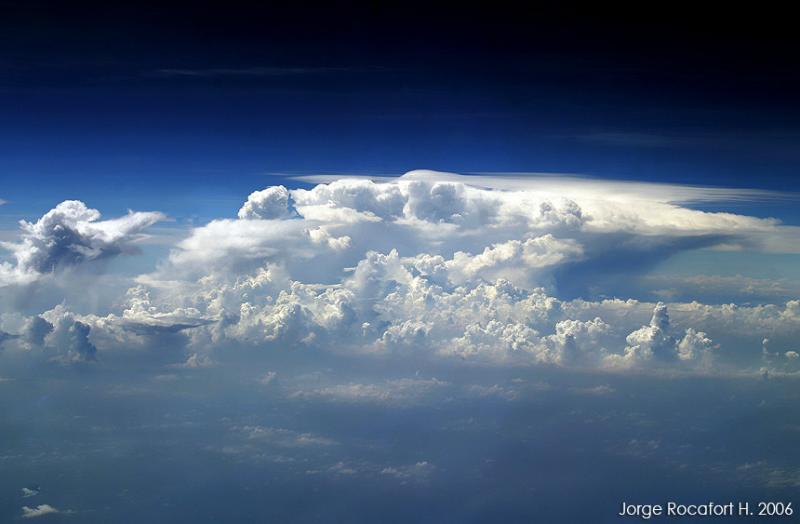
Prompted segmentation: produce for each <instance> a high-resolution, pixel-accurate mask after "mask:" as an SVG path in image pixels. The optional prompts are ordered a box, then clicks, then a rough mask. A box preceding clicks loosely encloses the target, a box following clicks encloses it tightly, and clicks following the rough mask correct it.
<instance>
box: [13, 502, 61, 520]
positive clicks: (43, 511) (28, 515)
mask: <svg viewBox="0 0 800 524" xmlns="http://www.w3.org/2000/svg"><path fill="white" fill-rule="evenodd" d="M54 513H61V512H60V511H59V510H57V509H56V508H54V507H53V506H51V505H50V504H39V505H38V506H36V507H35V508H31V507H29V506H22V518H23V519H34V518H37V517H44V516H45V515H52V514H54Z"/></svg>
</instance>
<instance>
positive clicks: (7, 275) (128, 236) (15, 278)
mask: <svg viewBox="0 0 800 524" xmlns="http://www.w3.org/2000/svg"><path fill="white" fill-rule="evenodd" d="M162 219H164V215H162V214H161V213H156V212H129V213H128V214H127V215H125V216H123V217H119V218H115V219H111V220H100V212H99V211H97V210H96V209H91V208H89V207H87V206H86V204H84V203H83V202H81V201H79V200H66V201H64V202H62V203H60V204H58V205H57V206H56V207H55V208H53V209H51V210H50V211H48V212H47V213H45V214H44V215H43V216H42V217H41V218H39V220H37V221H36V222H27V221H25V220H23V221H21V222H20V240H19V241H18V242H2V243H0V247H3V248H4V249H7V250H9V251H10V252H11V254H12V255H13V258H14V259H15V261H16V263H15V264H14V265H12V264H10V263H8V262H5V263H3V264H2V265H0V285H8V284H14V283H28V282H31V281H34V280H36V278H38V276H39V275H41V274H44V273H50V272H54V271H58V270H60V269H64V268H66V267H71V266H76V265H79V264H81V263H84V262H88V261H92V260H100V259H104V258H109V257H113V256H116V255H119V254H121V253H125V252H128V251H131V249H132V243H133V242H135V241H136V240H137V239H139V238H141V232H142V231H143V230H144V229H146V228H147V227H149V226H151V225H153V224H154V223H156V222H158V221H159V220H162Z"/></svg>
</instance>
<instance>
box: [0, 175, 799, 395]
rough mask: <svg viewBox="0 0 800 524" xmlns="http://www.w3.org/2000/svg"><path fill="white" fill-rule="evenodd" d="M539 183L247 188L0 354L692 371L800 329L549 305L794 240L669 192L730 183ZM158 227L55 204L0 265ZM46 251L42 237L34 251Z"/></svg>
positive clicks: (728, 194)
mask: <svg viewBox="0 0 800 524" xmlns="http://www.w3.org/2000/svg"><path fill="white" fill-rule="evenodd" d="M556 182H557V180H556V179H544V178H542V179H530V178H519V177H518V178H513V177H511V178H508V177H506V178H503V177H489V176H481V177H474V176H467V177H462V176H458V175H452V174H447V173H435V172H423V171H418V172H412V173H409V174H407V175H405V176H403V177H400V178H396V179H382V180H379V181H372V180H365V179H343V180H336V181H331V182H329V183H324V184H318V185H316V186H314V187H313V188H311V189H295V190H289V189H286V188H284V187H282V186H278V187H272V188H267V189H265V190H262V191H256V192H254V193H252V194H251V195H250V196H249V197H248V199H247V201H246V202H245V203H244V205H243V206H242V208H241V209H240V210H239V218H238V219H218V220H213V221H211V222H209V223H208V224H206V225H202V226H199V227H196V228H194V229H192V230H191V232H190V233H189V235H188V236H187V237H186V238H185V239H183V240H182V241H180V242H178V243H177V244H176V245H175V246H174V248H173V250H172V251H171V252H170V254H169V257H168V259H167V260H165V261H163V263H161V264H160V265H159V266H158V269H157V270H155V271H154V272H152V273H150V274H146V275H140V276H139V277H137V279H136V280H137V282H138V283H139V285H134V286H131V288H130V289H129V291H128V293H127V295H126V296H125V297H124V298H122V297H120V298H119V299H117V300H116V301H115V304H116V305H117V307H118V309H116V310H114V311H103V312H99V313H97V314H90V313H87V314H77V313H74V312H71V310H70V309H69V308H68V307H67V306H66V305H64V306H58V307H57V308H53V309H51V310H50V311H48V312H46V313H43V314H42V315H40V316H35V315H34V316H28V317H25V318H24V319H23V320H20V319H17V320H16V321H15V322H13V323H12V322H10V321H9V323H8V326H5V325H3V326H0V327H2V328H3V331H4V332H6V333H8V336H7V337H6V338H7V340H6V341H5V342H4V347H11V348H16V347H19V348H23V346H25V347H29V348H33V347H47V348H50V349H53V348H55V347H56V346H58V347H60V348H62V350H61V353H62V356H63V355H66V357H64V358H66V359H67V360H71V361H74V360H88V359H90V358H92V357H94V356H95V355H96V354H100V355H102V354H103V352H106V351H125V350H142V349H148V348H154V347H159V346H168V347H177V348H179V349H181V348H182V349H183V350H185V352H184V355H183V357H182V358H181V360H178V362H181V361H183V364H182V365H183V366H184V367H203V366H205V365H209V364H210V363H211V362H212V360H211V359H212V358H213V362H222V361H223V360H224V358H221V357H222V356H223V353H221V352H224V351H234V350H236V348H243V347H247V348H258V349H259V350H264V351H269V350H278V349H284V348H314V349H315V350H324V351H330V352H334V353H346V354H350V355H352V354H372V355H397V356H405V355H414V356H415V357H419V356H422V357H425V358H444V359H453V358H455V359H456V360H466V361H475V362H485V363H491V364H495V365H496V364H504V365H530V364H535V363H540V364H548V365H556V366H568V367H579V368H614V369H626V370H636V369H642V368H664V367H673V368H676V369H684V370H688V369H691V370H695V371H696V370H700V369H704V370H708V369H710V368H711V367H713V366H712V364H714V362H712V360H716V361H729V362H730V365H731V366H732V367H736V366H738V365H750V364H752V361H757V360H760V353H758V347H759V343H758V342H757V341H760V339H761V338H764V337H770V338H773V339H775V340H776V341H778V343H781V344H783V343H788V342H787V341H789V340H791V339H792V337H794V338H795V339H796V336H797V335H798V334H800V302H798V301H797V300H789V301H787V302H785V303H784V304H764V305H757V306H741V305H735V304H730V305H713V304H700V303H696V302H689V303H675V302H673V303H670V304H669V305H668V306H667V305H666V304H653V303H647V302H639V301H636V300H626V299H624V298H623V299H601V300H594V299H585V300H583V299H572V300H566V299H564V298H560V297H561V296H562V294H561V293H560V290H561V289H563V288H564V287H565V286H572V289H573V290H574V289H576V288H575V286H579V285H582V286H584V287H578V288H577V289H578V290H579V291H582V292H585V293H583V294H586V295H592V294H600V292H597V291H596V290H595V288H597V287H598V286H601V285H602V283H603V278H604V277H605V276H606V274H607V273H608V272H609V271H620V269H619V268H624V270H623V275H624V276H628V275H630V276H635V275H642V274H646V271H647V269H648V268H649V267H650V265H652V264H654V263H657V262H659V261H661V260H664V259H665V258H667V257H669V256H671V255H673V254H675V253H677V252H680V251H682V250H688V249H695V248H697V247H708V246H718V245H720V244H724V245H726V246H732V245H738V246H740V247H742V248H753V247H754V246H755V247H759V246H762V247H763V245H764V242H763V240H764V238H767V237H770V238H774V237H775V235H778V236H780V235H793V234H795V232H794V230H792V229H791V228H788V229H787V228H786V227H785V226H781V225H780V224H779V223H778V222H777V221H775V220H772V219H761V218H755V217H749V216H744V215H734V214H730V213H710V212H702V211H698V210H695V209H690V208H687V207H683V206H682V205H680V204H679V203H678V202H680V201H687V200H690V201H691V200H694V201H696V200H702V199H706V200H716V201H721V200H724V199H736V198H744V196H743V195H745V196H746V195H747V193H746V192H737V191H733V190H731V191H716V190H707V191H706V190H703V189H702V188H681V187H679V186H654V185H641V184H624V183H605V182H602V181H591V180H583V181H581V180H578V179H566V180H563V182H564V183H563V184H558V183H556ZM62 206H63V208H62ZM133 217H138V218H135V219H134V218H133ZM159 218H160V215H158V214H137V213H132V214H131V215H129V216H128V217H125V218H124V219H117V220H116V221H114V220H112V221H105V222H101V221H99V214H98V213H97V212H96V211H94V210H90V209H87V208H86V207H85V206H83V205H82V204H80V203H75V202H72V203H65V204H62V205H61V206H59V208H56V210H53V211H52V212H50V213H48V214H47V215H45V217H43V218H42V219H41V220H40V221H39V222H37V223H36V224H28V225H27V226H25V230H26V231H27V233H25V234H26V235H28V236H27V237H26V236H24V235H23V240H22V241H21V242H20V243H18V244H14V246H16V247H14V248H13V249H16V250H18V251H19V253H21V255H20V257H21V258H20V257H18V259H20V260H22V259H24V260H27V262H24V263H22V262H18V264H17V266H15V267H13V268H11V269H10V270H9V271H11V270H13V271H17V269H18V268H30V270H31V271H32V272H33V273H34V274H38V272H39V271H40V269H42V268H43V267H44V266H43V265H42V264H43V263H42V262H39V260H40V259H41V260H58V261H60V262H59V263H66V262H67V261H71V263H81V262H83V261H90V260H94V259H96V258H102V257H103V256H110V255H111V254H113V253H115V252H120V250H121V249H122V247H121V246H123V245H126V244H127V243H129V242H132V241H133V240H135V238H134V237H135V236H136V233H135V232H136V231H138V230H139V229H141V228H143V227H146V226H147V225H149V224H150V223H152V221H154V220H157V219H159ZM51 223H52V224H55V225H54V226H52V227H51V226H49V225H47V224H51ZM62 225H66V226H69V227H68V228H67V229H69V231H72V232H71V233H69V235H71V236H70V238H73V237H75V238H79V239H80V240H79V241H76V242H73V241H72V240H70V241H60V240H58V239H60V238H61V237H62V236H63V235H62V236H59V234H56V233H54V232H53V231H56V230H59V231H61V229H64V227H66V226H63V227H62ZM57 226H58V227H57ZM59 227H60V228H61V229H59ZM69 235H67V236H69ZM51 238H52V239H54V240H52V241H50V240H48V241H45V240H44V239H51ZM26 242H27V243H26ZM40 244H41V245H40ZM50 244H53V245H54V246H56V247H52V248H47V249H45V248H46V247H47V246H49V245H50ZM25 246H28V247H25ZM31 246H32V247H31ZM81 246H89V247H86V248H85V249H84V247H81ZM25 253H28V254H25ZM22 254H24V256H22ZM48 264H49V262H47V263H44V265H48ZM7 266H8V265H7ZM8 267H10V266H8ZM8 267H6V269H8ZM787 289H790V288H787ZM602 291H603V292H612V293H613V287H612V288H609V289H602ZM667 307H668V308H669V317H668V315H667ZM20 318H22V317H20ZM37 319H38V320H37ZM25 323H27V324H25ZM23 324H25V326H23ZM754 341H756V342H754ZM751 345H753V347H754V348H755V350H752V349H751ZM784 351H785V350H784ZM217 352H220V353H219V354H217ZM712 356H715V359H712ZM184 359H185V361H184ZM748 359H749V360H748ZM173 363H174V361H173ZM743 363H744V364H743ZM761 364H762V363H761V362H758V365H761ZM415 387H422V386H421V385H417V386H415ZM298 395H300V396H302V395H308V396H318V397H326V398H330V399H337V400H340V401H344V400H348V401H370V402H381V401H406V400H408V399H409V398H410V395H411V394H410V393H409V391H408V389H403V387H402V383H396V384H393V383H386V384H347V385H338V386H327V387H322V386H319V387H315V388H311V389H307V390H304V391H303V392H300V393H298Z"/></svg>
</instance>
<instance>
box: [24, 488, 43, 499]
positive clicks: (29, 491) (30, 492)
mask: <svg viewBox="0 0 800 524" xmlns="http://www.w3.org/2000/svg"><path fill="white" fill-rule="evenodd" d="M39 491H41V490H40V488H39V486H31V487H27V488H22V498H25V499H27V498H30V497H35V496H36V495H38V494H39Z"/></svg>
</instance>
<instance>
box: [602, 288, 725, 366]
mask: <svg viewBox="0 0 800 524" xmlns="http://www.w3.org/2000/svg"><path fill="white" fill-rule="evenodd" d="M672 331H673V330H672V329H671V326H670V321H669V314H668V312H667V306H666V305H665V304H664V303H663V302H659V303H658V304H656V306H655V308H654V309H653V316H652V318H651V319H650V324H649V325H647V326H642V327H641V328H639V329H637V330H636V331H634V332H632V333H631V334H629V335H628V336H627V337H626V339H625V340H626V342H627V344H628V345H627V346H626V347H625V352H624V354H622V355H618V354H614V355H609V356H608V357H606V359H607V361H608V362H609V363H610V365H612V366H623V367H631V366H637V365H642V364H645V363H649V362H656V363H658V364H665V363H670V362H674V361H676V360H678V361H681V362H683V363H688V362H697V361H701V360H702V361H703V362H704V363H706V364H707V363H708V361H709V359H710V358H711V350H712V349H713V348H714V343H713V342H712V341H711V339H710V338H708V335H706V334H705V333H703V332H698V331H696V330H695V329H694V328H688V329H686V332H685V334H684V336H683V337H682V338H676V337H675V336H674V335H673V334H672Z"/></svg>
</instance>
